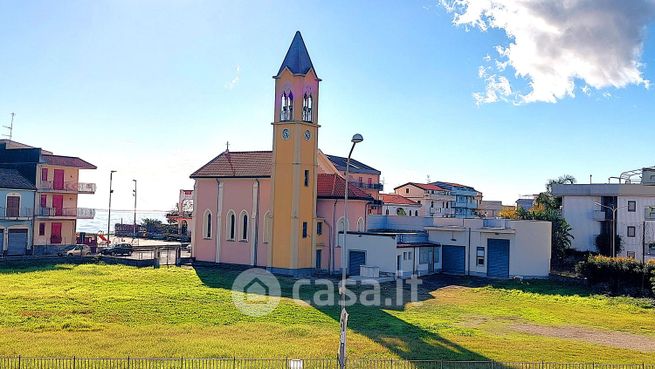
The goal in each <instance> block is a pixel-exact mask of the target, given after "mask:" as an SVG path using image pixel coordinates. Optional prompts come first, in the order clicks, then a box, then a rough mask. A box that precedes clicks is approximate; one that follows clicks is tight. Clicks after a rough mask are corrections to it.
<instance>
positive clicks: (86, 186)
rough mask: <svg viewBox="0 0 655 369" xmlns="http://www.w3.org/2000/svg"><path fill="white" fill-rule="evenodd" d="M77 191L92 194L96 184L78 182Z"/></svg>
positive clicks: (94, 191)
mask: <svg viewBox="0 0 655 369" xmlns="http://www.w3.org/2000/svg"><path fill="white" fill-rule="evenodd" d="M77 192H78V193H83V194H90V195H93V194H94V193H96V184H95V183H86V182H79V183H78V184H77Z"/></svg>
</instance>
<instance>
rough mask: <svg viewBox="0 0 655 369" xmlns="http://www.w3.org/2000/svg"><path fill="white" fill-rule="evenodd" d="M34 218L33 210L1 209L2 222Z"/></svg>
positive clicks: (0, 217)
mask: <svg viewBox="0 0 655 369" xmlns="http://www.w3.org/2000/svg"><path fill="white" fill-rule="evenodd" d="M33 216H34V209H32V208H0V219H2V220H22V219H30V218H32V217H33Z"/></svg>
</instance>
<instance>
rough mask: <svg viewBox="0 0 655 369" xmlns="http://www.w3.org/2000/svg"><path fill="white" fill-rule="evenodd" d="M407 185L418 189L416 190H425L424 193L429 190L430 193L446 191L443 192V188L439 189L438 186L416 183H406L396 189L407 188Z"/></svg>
mask: <svg viewBox="0 0 655 369" xmlns="http://www.w3.org/2000/svg"><path fill="white" fill-rule="evenodd" d="M407 185H412V186H415V187H418V188H420V189H422V190H426V191H429V190H432V191H447V190H445V189H443V188H441V187H439V186H435V185H433V184H429V183H416V182H407V183H405V184H404V185H400V186H398V187H396V188H400V187H403V186H407ZM394 190H395V188H394Z"/></svg>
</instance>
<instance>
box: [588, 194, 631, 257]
mask: <svg viewBox="0 0 655 369" xmlns="http://www.w3.org/2000/svg"><path fill="white" fill-rule="evenodd" d="M594 204H596V205H598V206H600V207H602V208H606V209H610V210H611V211H612V257H615V256H616V211H617V210H619V209H622V208H625V207H627V206H621V207H619V206H614V207H612V206H607V205H603V204H601V203H599V202H594Z"/></svg>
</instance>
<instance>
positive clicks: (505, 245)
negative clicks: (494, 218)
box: [487, 239, 509, 278]
mask: <svg viewBox="0 0 655 369" xmlns="http://www.w3.org/2000/svg"><path fill="white" fill-rule="evenodd" d="M487 255H488V256H487V259H488V260H489V262H488V263H487V276H488V277H495V278H509V240H496V239H489V240H487Z"/></svg>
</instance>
